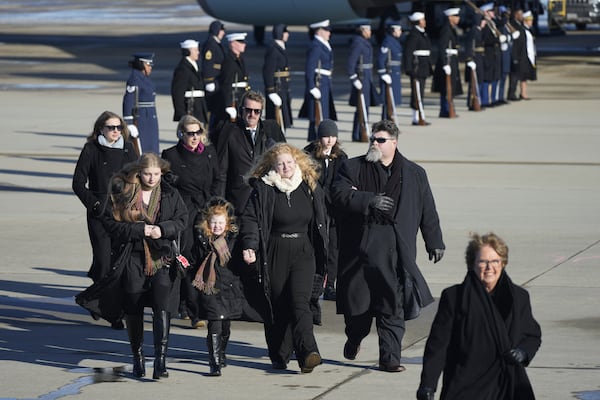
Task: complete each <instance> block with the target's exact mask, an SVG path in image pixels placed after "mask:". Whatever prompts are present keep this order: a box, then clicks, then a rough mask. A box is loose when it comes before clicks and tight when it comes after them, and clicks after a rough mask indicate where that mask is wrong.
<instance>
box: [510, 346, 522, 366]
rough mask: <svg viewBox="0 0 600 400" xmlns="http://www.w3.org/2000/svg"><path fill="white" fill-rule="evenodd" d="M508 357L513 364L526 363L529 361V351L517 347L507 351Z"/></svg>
mask: <svg viewBox="0 0 600 400" xmlns="http://www.w3.org/2000/svg"><path fill="white" fill-rule="evenodd" d="M506 359H507V360H508V362H510V363H512V364H525V363H526V362H527V353H525V351H524V350H521V349H519V348H518V347H517V348H514V349H511V350H509V351H508V353H506Z"/></svg>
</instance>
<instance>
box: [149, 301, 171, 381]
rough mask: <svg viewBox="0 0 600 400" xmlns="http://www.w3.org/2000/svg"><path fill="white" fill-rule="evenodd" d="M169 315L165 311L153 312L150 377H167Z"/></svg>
mask: <svg viewBox="0 0 600 400" xmlns="http://www.w3.org/2000/svg"><path fill="white" fill-rule="evenodd" d="M170 326H171V316H170V315H169V313H168V312H167V311H158V312H155V313H154V317H153V319H152V331H153V333H154V372H153V373H152V379H159V378H168V377H169V372H168V371H167V348H168V346H169V329H170Z"/></svg>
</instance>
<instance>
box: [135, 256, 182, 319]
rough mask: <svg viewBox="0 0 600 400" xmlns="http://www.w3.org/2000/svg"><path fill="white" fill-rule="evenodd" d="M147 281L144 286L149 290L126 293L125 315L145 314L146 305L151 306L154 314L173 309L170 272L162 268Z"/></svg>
mask: <svg viewBox="0 0 600 400" xmlns="http://www.w3.org/2000/svg"><path fill="white" fill-rule="evenodd" d="M147 279H148V282H146V285H144V287H148V289H147V290H145V291H143V292H136V293H125V302H124V305H123V309H124V311H125V314H129V315H139V314H143V313H144V306H145V305H146V304H151V305H152V310H153V311H154V312H160V311H169V309H170V308H171V307H170V304H169V300H170V293H171V288H172V286H173V282H172V281H171V277H170V276H169V270H168V269H167V268H161V269H159V270H158V271H156V273H155V274H154V275H152V276H151V277H148V278H147Z"/></svg>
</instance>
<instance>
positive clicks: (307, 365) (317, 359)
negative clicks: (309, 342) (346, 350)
mask: <svg viewBox="0 0 600 400" xmlns="http://www.w3.org/2000/svg"><path fill="white" fill-rule="evenodd" d="M320 364H321V356H320V355H319V353H317V352H316V351H311V352H310V353H308V355H307V356H306V358H305V359H304V363H303V364H302V367H301V368H300V371H301V372H302V373H303V374H310V373H311V372H312V371H313V369H315V367H316V366H317V365H320Z"/></svg>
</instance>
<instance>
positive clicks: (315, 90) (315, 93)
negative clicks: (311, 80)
mask: <svg viewBox="0 0 600 400" xmlns="http://www.w3.org/2000/svg"><path fill="white" fill-rule="evenodd" d="M310 94H312V97H314V98H315V99H317V100H319V99H320V98H321V91H320V90H319V88H318V87H314V88H312V89H310Z"/></svg>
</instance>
